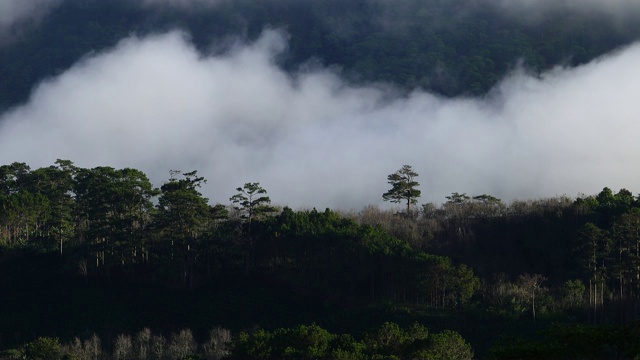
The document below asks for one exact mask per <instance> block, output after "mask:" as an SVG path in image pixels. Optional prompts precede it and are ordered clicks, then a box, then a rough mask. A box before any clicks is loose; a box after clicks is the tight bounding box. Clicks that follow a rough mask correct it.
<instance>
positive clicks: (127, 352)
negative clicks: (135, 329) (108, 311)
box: [113, 334, 133, 360]
mask: <svg viewBox="0 0 640 360" xmlns="http://www.w3.org/2000/svg"><path fill="white" fill-rule="evenodd" d="M132 350H133V342H132V341H131V336H129V335H124V334H120V335H118V337H117V338H116V340H115V342H114V344H113V358H114V359H115V360H128V359H130V358H131V355H132V352H133V351H132Z"/></svg>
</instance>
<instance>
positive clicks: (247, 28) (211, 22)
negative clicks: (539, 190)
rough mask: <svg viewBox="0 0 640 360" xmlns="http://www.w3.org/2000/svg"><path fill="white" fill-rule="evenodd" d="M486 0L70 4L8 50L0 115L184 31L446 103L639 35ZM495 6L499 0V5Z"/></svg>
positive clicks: (593, 19)
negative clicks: (144, 40) (99, 60)
mask: <svg viewBox="0 0 640 360" xmlns="http://www.w3.org/2000/svg"><path fill="white" fill-rule="evenodd" d="M491 2H492V1H491V0H485V1H468V0H467V1H440V0H428V1H419V0H402V1H394V2H387V1H383V0H350V1H346V0H322V1H320V0H308V1H299V0H263V1H257V0H234V1H222V2H220V3H218V4H217V5H215V6H199V7H197V8H192V7H173V6H167V5H159V4H156V5H139V2H137V1H136V2H134V1H130V0H112V1H103V0H83V1H76V0H66V1H63V2H62V4H61V5H59V6H57V7H55V8H53V9H51V11H50V12H49V13H48V15H46V16H45V17H44V18H43V19H41V21H40V22H38V23H37V26H33V28H32V29H31V30H28V31H23V32H21V35H20V36H19V37H18V38H16V39H13V40H12V41H10V42H8V43H5V44H4V45H3V46H2V47H0V79H1V81H0V110H5V109H7V108H9V107H11V106H14V105H16V104H19V103H22V102H24V101H26V99H27V97H28V96H29V94H30V92H31V90H32V89H33V87H34V86H35V85H36V84H38V83H39V82H41V81H42V80H43V79H45V78H47V77H51V76H55V75H56V74H58V73H61V72H62V71H64V70H66V69H68V68H69V67H70V66H71V65H72V64H73V63H75V62H77V61H78V60H79V59H81V58H82V57H83V56H85V55H86V54H88V53H91V52H96V51H101V50H102V49H105V48H108V47H111V46H113V45H115V44H116V43H117V42H118V41H119V40H121V39H122V38H124V37H127V36H129V35H131V34H139V35H144V34H149V33H156V32H164V31H167V30H169V29H173V28H181V29H184V30H185V31H186V32H188V33H189V34H190V36H191V37H192V40H193V42H194V43H195V44H196V45H197V47H198V48H199V49H200V50H201V51H203V52H216V51H220V50H222V49H224V44H225V41H227V43H228V40H229V39H247V40H252V39H255V38H257V36H258V35H259V34H260V33H261V31H262V30H263V29H264V28H266V27H272V28H273V27H276V28H283V29H285V30H286V31H287V32H288V33H289V34H290V36H291V38H290V44H289V46H290V48H289V51H288V52H287V55H286V56H285V57H283V58H282V59H281V65H282V66H283V67H284V68H286V69H289V70H295V69H298V68H299V66H300V65H301V64H304V63H306V62H308V61H309V60H313V61H314V62H319V63H320V64H322V65H323V66H332V67H337V68H340V69H342V72H343V75H344V76H345V77H347V78H348V79H349V80H351V81H353V82H379V81H380V82H389V83H393V84H396V85H398V86H399V87H401V88H404V89H412V88H416V87H419V88H423V89H426V90H429V91H432V92H435V93H438V94H442V95H444V96H458V95H481V94H484V93H486V92H487V91H488V90H489V89H490V88H491V87H492V86H493V85H494V84H495V83H496V82H497V81H498V80H499V79H500V78H501V77H502V76H503V75H504V74H505V73H506V72H507V71H509V70H510V69H512V68H513V67H515V66H517V65H518V64H522V65H523V66H525V67H527V68H529V69H531V70H532V71H535V72H538V71H541V70H544V69H549V68H551V67H553V66H556V65H568V66H574V65H577V64H581V63H585V62H588V61H589V60H591V59H593V58H595V57H598V56H600V55H602V54H605V53H607V52H610V51H612V50H614V49H616V48H619V47H621V46H624V45H627V44H629V43H631V42H633V41H635V40H636V39H638V38H640V21H636V20H638V17H636V16H635V15H634V14H627V16H626V17H624V18H622V19H621V18H613V17H611V16H610V14H605V13H603V12H598V11H591V12H589V11H580V12H576V11H572V9H571V8H565V9H564V10H563V9H560V10H555V11H549V12H546V13H544V15H540V13H536V14H535V16H534V14H533V13H532V14H531V15H530V16H529V15H528V14H527V13H526V12H524V13H518V14H517V15H516V14H514V13H510V12H506V11H504V10H503V9H501V8H500V7H498V6H492V5H490V3H491ZM494 2H495V1H494Z"/></svg>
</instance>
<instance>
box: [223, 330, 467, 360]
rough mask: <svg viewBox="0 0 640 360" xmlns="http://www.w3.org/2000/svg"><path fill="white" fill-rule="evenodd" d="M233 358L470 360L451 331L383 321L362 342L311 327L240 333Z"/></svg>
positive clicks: (462, 340) (458, 337) (454, 333)
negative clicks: (431, 329)
mask: <svg viewBox="0 0 640 360" xmlns="http://www.w3.org/2000/svg"><path fill="white" fill-rule="evenodd" d="M233 357H234V358H238V359H284V358H294V359H326V358H332V359H418V358H420V359H423V358H425V359H471V358H472V357H473V351H472V350H471V347H470V346H469V344H467V343H466V342H465V340H464V339H463V338H462V337H461V336H460V335H459V334H458V333H456V332H454V331H449V330H447V331H444V332H442V333H438V334H434V335H429V331H428V330H427V328H425V327H424V326H422V325H420V324H418V323H414V324H413V325H412V326H410V327H409V328H407V329H403V328H401V327H400V326H398V325H397V324H395V323H392V322H386V323H384V324H383V325H382V326H381V327H380V328H378V329H377V330H375V331H373V332H370V333H369V334H367V335H366V336H365V338H364V339H363V341H362V342H360V341H357V340H355V339H354V338H353V337H352V336H351V335H348V334H342V335H334V334H331V333H329V332H328V331H326V330H324V329H322V328H320V327H319V326H317V325H315V324H313V325H311V326H305V325H300V326H298V327H296V328H291V329H285V328H280V329H277V330H275V331H274V332H273V333H270V332H267V331H264V330H262V329H260V330H257V331H255V332H254V333H252V334H247V333H241V334H240V335H239V336H238V339H237V341H236V346H235V349H234V352H233Z"/></svg>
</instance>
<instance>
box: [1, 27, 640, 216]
mask: <svg viewBox="0 0 640 360" xmlns="http://www.w3.org/2000/svg"><path fill="white" fill-rule="evenodd" d="M286 48H287V43H286V36H285V34H283V33H281V32H279V31H274V30H267V31H265V32H264V33H263V35H262V36H261V37H260V38H259V39H258V40H257V41H256V42H254V43H241V42H238V43H237V45H236V46H234V47H232V48H231V50H229V51H228V52H227V53H225V54H222V55H218V56H203V55H202V54H200V53H198V52H197V51H196V50H195V49H194V48H193V46H192V45H191V44H190V42H189V39H188V38H187V37H186V36H185V35H184V34H183V33H180V32H170V33H167V34H162V35H157V36H151V37H146V38H135V37H132V38H129V39H126V40H123V41H122V42H121V43H120V44H119V45H118V46H116V47H115V48H113V49H111V50H109V51H106V52H103V53H98V54H94V55H93V56H91V57H87V58H85V59H83V60H82V61H80V62H79V63H77V64H76V65H75V66H73V67H72V68H71V69H69V70H68V71H66V72H64V73H62V74H61V75H59V76H57V77H55V78H52V79H49V80H47V81H45V82H43V83H42V84H40V85H39V86H38V87H37V89H36V90H34V92H33V94H32V96H31V98H30V101H29V102H28V103H27V104H25V105H24V106H20V107H18V108H14V109H12V110H11V111H9V112H6V113H4V114H2V115H0V162H2V163H3V164H9V163H12V162H15V161H19V162H26V163H28V164H29V165H30V166H31V167H32V168H38V167H42V166H49V165H52V164H53V163H54V161H55V160H56V159H57V158H61V159H70V160H72V161H74V162H75V163H76V165H78V166H81V167H94V166H113V167H116V168H122V167H134V168H138V169H140V170H142V171H144V172H146V173H147V174H148V175H149V176H150V178H151V179H152V181H153V182H154V184H155V185H157V186H159V185H161V183H162V181H164V180H166V179H168V177H169V170H182V171H190V170H198V173H199V174H200V175H203V176H205V177H206V178H207V180H208V183H207V184H206V185H205V186H204V187H203V189H202V190H203V193H204V194H205V195H206V196H207V197H209V198H210V201H211V202H212V203H216V202H219V203H223V204H228V203H229V201H228V199H229V197H230V196H232V195H233V194H234V193H235V190H234V189H235V188H236V187H238V186H242V185H243V184H244V183H246V182H260V184H261V185H262V186H264V187H265V188H266V189H267V190H268V192H269V195H270V196H271V198H272V200H273V201H274V203H277V204H283V205H289V206H291V207H294V208H300V207H317V208H320V209H322V208H325V207H331V208H339V209H345V210H348V209H361V208H362V207H363V206H366V205H368V204H382V198H381V196H382V193H383V192H385V191H386V190H388V188H389V185H388V184H387V182H386V178H387V175H389V174H391V173H393V172H394V171H396V170H397V169H399V168H400V167H401V166H402V165H404V164H409V165H412V166H413V167H414V169H415V170H416V171H417V172H418V173H419V174H420V176H419V177H418V179H417V180H418V181H419V182H420V183H421V186H420V189H421V190H422V194H423V195H422V198H421V199H420V202H421V203H426V202H438V203H439V202H442V201H444V200H445V198H444V197H445V196H446V195H449V194H450V193H451V192H466V193H468V194H471V195H478V194H483V193H486V194H491V195H494V196H497V197H499V198H502V199H503V200H507V201H508V200H511V199H528V198H537V197H548V196H556V195H569V196H576V195H578V194H580V193H586V194H594V193H597V192H598V191H600V190H601V189H602V188H603V187H604V186H609V187H611V188H613V189H619V188H622V187H625V188H628V189H629V190H631V191H634V190H636V191H638V184H639V182H640V169H639V168H638V167H637V164H638V163H640V142H638V141H637V140H636V136H635V134H637V133H638V132H639V131H640V122H638V118H639V115H640V107H639V106H638V101H637V94H638V93H640V80H638V79H640V68H639V67H638V66H637V64H638V63H639V61H640V45H633V46H630V47H628V48H626V49H623V50H621V51H619V52H617V53H615V54H612V55H610V56H607V57H605V58H601V59H598V60H596V61H594V62H592V63H590V64H587V65H585V66H582V67H578V68H574V69H565V68H557V69H555V70H553V71H551V72H548V73H545V74H543V75H542V76H530V75H528V74H527V73H526V72H524V71H516V72H514V73H512V74H511V75H510V76H509V77H507V78H506V79H504V80H503V81H502V82H501V83H500V84H499V85H498V86H497V87H496V88H495V89H494V90H493V91H492V92H491V93H490V94H489V95H487V96H486V97H484V98H458V99H444V98H440V97H437V96H434V95H432V94H429V93H426V92H423V91H414V92H413V93H411V94H409V95H404V96H401V95H398V92H396V91H395V90H394V89H393V87H392V86H384V85H379V84H378V85H375V86H373V85H372V86H353V85H349V84H348V83H346V82H345V81H343V80H342V79H341V76H340V74H339V73H336V72H334V71H332V70H328V69H324V68H318V67H313V68H308V69H305V70H300V71H298V72H297V73H294V74H289V73H286V72H284V71H283V70H281V69H280V68H279V67H278V66H277V64H276V62H275V60H274V59H276V58H277V57H278V55H279V54H282V52H285V51H287V50H286Z"/></svg>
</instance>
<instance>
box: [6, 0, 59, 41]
mask: <svg viewBox="0 0 640 360" xmlns="http://www.w3.org/2000/svg"><path fill="white" fill-rule="evenodd" d="M59 2H60V0H2V1H0V40H2V38H6V37H7V36H10V35H12V33H15V32H17V31H18V28H19V25H22V24H23V23H24V22H28V21H30V20H35V19H38V18H39V17H40V16H42V15H44V14H45V13H46V12H47V11H48V10H49V9H51V8H53V7H54V6H56V5H57V4H58V3H59Z"/></svg>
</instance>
